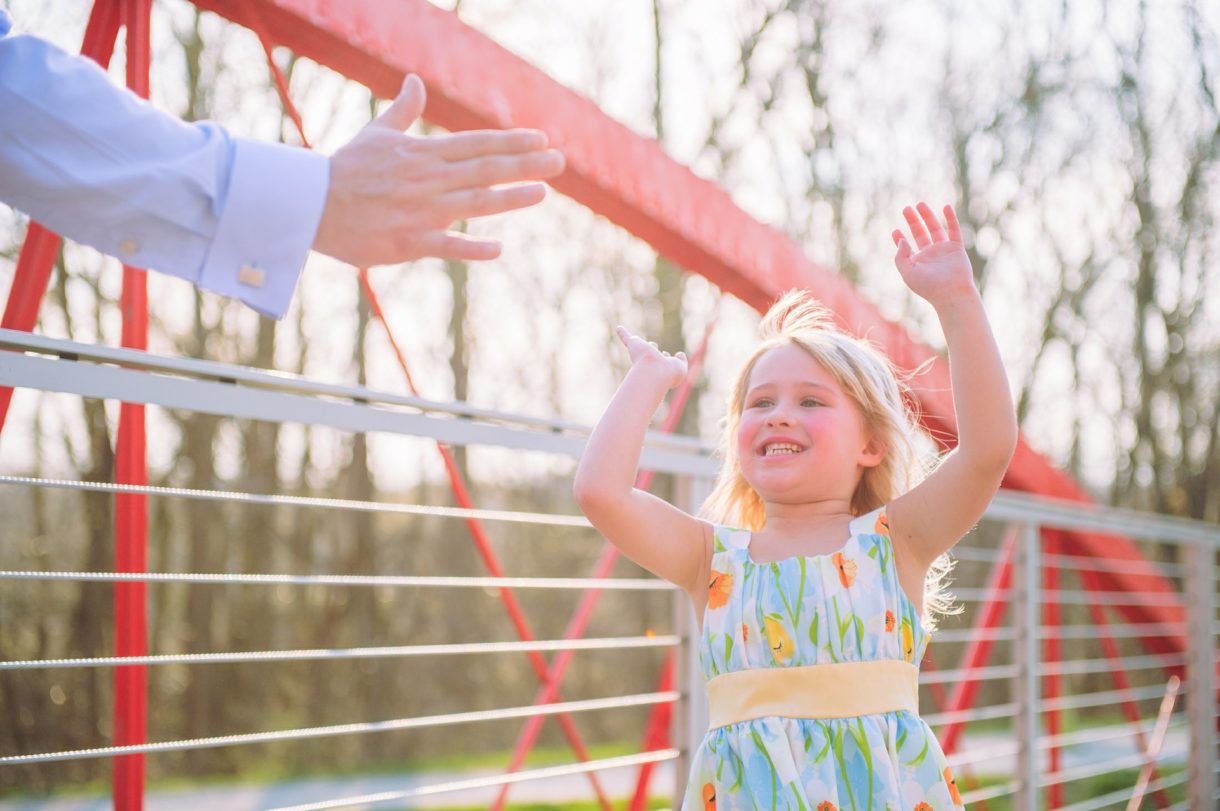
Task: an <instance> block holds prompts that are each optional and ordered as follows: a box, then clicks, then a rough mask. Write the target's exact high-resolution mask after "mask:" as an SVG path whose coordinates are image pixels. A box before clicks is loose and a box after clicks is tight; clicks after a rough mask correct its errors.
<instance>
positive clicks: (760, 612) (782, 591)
mask: <svg viewBox="0 0 1220 811" xmlns="http://www.w3.org/2000/svg"><path fill="white" fill-rule="evenodd" d="M850 535H851V537H850V538H849V539H848V540H847V542H846V544H844V545H843V547H842V548H841V549H840V550H839V551H838V552H835V553H834V554H830V555H814V556H810V557H791V558H786V559H784V560H780V561H776V562H774V563H758V564H756V563H754V562H753V561H752V560H751V559H750V554H749V543H750V533H749V532H747V531H743V530H735V529H729V528H726V527H716V528H715V532H714V535H713V550H712V551H713V556H712V572H711V584H710V587H709V593H708V602H707V609H706V611H705V613H704V618H703V632H702V638H701V640H700V644H699V661H700V666H701V669H702V671H703V676H704V678H707V679H711V678H713V677H714V676H717V675H719V674H721V673H728V672H732V671H738V670H745V669H749V668H762V667H796V666H801V665H819V664H826V663H835V662H859V661H872V660H884V659H898V660H905V661H907V662H911V663H913V664H916V665H918V663H919V661H920V659H922V658H923V653H924V650H925V649H926V648H927V644H928V634H927V632H926V631H925V630H924V628H923V625H922V624H921V623H920V621H919V616H918V614H917V612H916V610H915V606H914V605H912V603H911V601H910V600H909V599H908V598H907V596H906V594H905V593H904V592H903V590H902V588H901V587H900V585H899V583H898V573H897V571H896V567H895V566H894V553H893V547H892V545H891V543H890V537H889V527H888V525H887V523H886V518H885V512H884V509H879V510H876V511H874V512H871V513H868V514H867V515H862V516H859V517H857V518H856V519H855V520H853V521H852V523H851V531H850ZM682 807H683V809H684V811H716V809H718V811H736V810H737V809H763V808H765V809H809V811H844V810H845V809H851V810H852V811H866V810H867V811H872V810H873V809H884V810H886V811H952V809H960V808H964V806H963V805H962V801H961V797H960V795H959V793H958V790H957V787H956V785H955V784H954V782H953V777H952V775H951V774H950V771H949V767H948V764H947V763H946V762H945V756H944V753H943V752H942V751H941V748H940V744H939V743H938V742H937V740H936V737H935V736H934V735H933V734H932V730H931V729H930V728H929V727H928V725H927V724H926V723H924V721H923V719H921V718H920V717H919V716H918V715H915V714H913V713H911V712H907V711H895V712H887V713H883V714H878V715H863V716H857V717H854V718H831V719H824V720H821V719H801V718H784V717H776V716H772V717H766V718H759V719H755V720H752V721H742V722H739V723H734V724H729V725H728V726H723V727H719V728H717V729H712V730H709V731H708V733H707V734H706V735H705V736H704V738H703V742H702V744H701V745H700V746H699V749H698V750H697V751H696V753H695V755H694V758H693V760H692V763H691V776H690V783H689V785H688V786H687V790H686V797H685V800H684V802H683V805H682Z"/></svg>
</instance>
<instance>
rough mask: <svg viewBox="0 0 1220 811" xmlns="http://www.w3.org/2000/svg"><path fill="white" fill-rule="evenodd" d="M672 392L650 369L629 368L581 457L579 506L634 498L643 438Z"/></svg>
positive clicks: (644, 366)
mask: <svg viewBox="0 0 1220 811" xmlns="http://www.w3.org/2000/svg"><path fill="white" fill-rule="evenodd" d="M668 388H669V387H668V385H667V383H666V381H665V379H664V376H663V375H662V374H661V373H660V372H659V371H658V370H657V369H656V368H655V367H653V366H651V365H650V364H648V363H637V364H635V365H634V366H632V367H631V370H630V371H629V372H628V373H627V376H626V377H625V378H624V379H623V382H622V383H621V384H620V385H619V388H618V391H617V392H615V394H614V397H613V399H611V401H610V405H609V406H607V407H606V411H605V413H603V414H602V416H601V419H599V420H598V422H597V425H596V426H595V427H594V429H593V433H592V434H590V436H589V442H588V444H587V445H586V446H585V451H584V453H583V454H582V455H581V457H580V464H579V465H578V466H577V469H576V481H575V485H574V489H575V492H576V497H577V500H578V501H581V502H582V503H583V502H588V501H590V500H594V499H613V498H627V497H629V496H630V494H631V491H632V490H633V489H634V487H635V479H636V473H637V471H638V469H639V464H640V453H641V451H642V449H643V446H644V437H645V434H646V433H647V431H648V426H649V424H650V423H651V421H652V415H653V414H654V413H655V412H656V410H657V407H658V406H659V405H660V404H661V401H662V400H663V399H664V398H665V393H666V391H668ZM582 505H583V504H582Z"/></svg>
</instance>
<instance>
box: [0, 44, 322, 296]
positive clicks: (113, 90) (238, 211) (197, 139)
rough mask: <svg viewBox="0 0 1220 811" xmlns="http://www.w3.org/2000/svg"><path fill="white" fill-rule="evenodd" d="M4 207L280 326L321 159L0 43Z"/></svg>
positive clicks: (316, 207) (59, 57)
mask: <svg viewBox="0 0 1220 811" xmlns="http://www.w3.org/2000/svg"><path fill="white" fill-rule="evenodd" d="M0 111H3V112H0V200H3V201H4V202H7V203H9V204H11V205H12V206H13V207H15V208H17V209H19V210H21V211H23V212H25V213H26V214H29V215H30V216H31V217H32V218H34V219H36V220H38V221H40V222H42V223H43V224H44V225H47V226H48V227H50V228H52V229H53V230H55V231H57V232H59V233H61V234H63V235H64V236H67V237H69V238H71V239H73V240H75V241H78V242H82V243H84V244H87V245H91V246H93V247H95V248H97V249H98V250H100V251H102V252H104V253H107V254H110V255H111V256H115V257H117V258H119V259H121V260H123V261H124V262H126V263H128V264H130V265H134V266H136V267H143V268H149V269H151V270H157V271H161V272H164V273H169V274H172V275H175V276H179V277H181V278H184V279H186V280H188V281H190V282H193V283H195V284H198V285H200V286H202V287H206V288H208V289H211V290H214V291H216V292H219V293H222V294H224V295H229V296H234V297H236V298H240V299H241V300H242V301H245V302H246V303H247V304H250V306H252V307H254V308H255V309H258V310H259V311H260V312H263V313H265V314H268V315H277V316H278V315H282V314H283V311H284V310H285V309H286V308H287V305H288V301H289V299H290V298H291V296H292V292H293V289H294V288H295V285H296V280H297V276H298V274H299V272H300V269H301V266H302V264H303V263H304V260H305V257H306V256H307V254H308V252H309V246H310V243H311V242H312V241H313V237H314V233H315V231H316V227H317V223H318V219H319V218H320V216H321V211H322V206H323V203H324V201H325V196H326V185H327V179H328V165H327V163H326V159H325V158H324V157H322V156H320V155H311V154H309V153H308V152H306V151H305V150H300V149H295V148H290V147H285V146H283V145H275V144H258V143H254V142H249V141H242V140H240V139H235V138H232V137H230V136H229V134H228V133H227V132H226V131H225V130H224V129H223V128H221V127H219V126H216V125H214V124H208V123H199V124H185V123H183V122H182V121H179V120H178V119H176V118H175V117H173V116H171V115H168V114H167V113H164V112H162V111H160V110H157V109H156V108H154V107H152V106H151V105H149V104H148V103H146V102H144V101H142V100H141V99H139V98H137V97H136V96H135V95H134V94H132V93H130V92H128V91H127V90H125V89H123V88H120V87H118V86H116V85H114V84H113V83H112V82H111V81H110V78H109V77H108V76H107V75H106V74H105V73H104V72H103V71H101V70H100V69H99V68H98V67H97V66H96V65H95V64H93V63H92V62H90V61H89V60H86V59H83V58H80V57H77V56H73V55H69V54H66V53H64V52H63V51H61V50H59V49H58V48H55V47H54V46H52V45H50V44H49V43H47V42H45V41H43V40H40V39H38V38H36V37H29V36H3V35H0Z"/></svg>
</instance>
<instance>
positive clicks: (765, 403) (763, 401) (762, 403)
mask: <svg viewBox="0 0 1220 811" xmlns="http://www.w3.org/2000/svg"><path fill="white" fill-rule="evenodd" d="M770 407H771V401H770V400H769V399H768V398H766V397H761V398H759V399H757V400H755V401H754V402H752V403H750V408H770Z"/></svg>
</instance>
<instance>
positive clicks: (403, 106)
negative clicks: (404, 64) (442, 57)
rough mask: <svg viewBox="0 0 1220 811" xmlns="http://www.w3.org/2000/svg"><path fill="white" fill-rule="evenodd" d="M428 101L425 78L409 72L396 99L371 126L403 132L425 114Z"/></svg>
mask: <svg viewBox="0 0 1220 811" xmlns="http://www.w3.org/2000/svg"><path fill="white" fill-rule="evenodd" d="M426 101H427V91H425V90H424V82H423V80H422V79H420V78H419V77H418V76H416V75H415V74H414V73H408V74H407V78H405V79H403V82H402V89H401V90H399V91H398V98H396V99H394V101H393V103H391V104H390V106H389V107H387V108H386V109H385V110H384V111H383V112H382V113H381V115H379V116H377V117H376V118H374V119H373V121H372V123H371V124H369V126H371V127H386V128H388V129H392V130H395V131H397V132H403V131H404V130H406V129H407V127H409V126H411V125H412V124H414V123H415V119H417V118H419V117H420V116H421V115H422V114H423V112H424V104H425V102H426Z"/></svg>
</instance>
